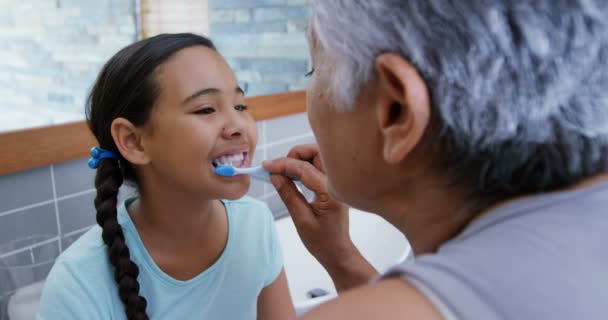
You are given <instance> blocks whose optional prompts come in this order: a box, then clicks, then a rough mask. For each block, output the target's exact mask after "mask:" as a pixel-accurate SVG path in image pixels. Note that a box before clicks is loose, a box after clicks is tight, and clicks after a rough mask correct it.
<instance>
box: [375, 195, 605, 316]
mask: <svg viewBox="0 0 608 320" xmlns="http://www.w3.org/2000/svg"><path fill="white" fill-rule="evenodd" d="M392 276H401V277H404V278H406V279H407V280H408V281H410V282H411V283H412V284H413V285H414V286H416V287H417V288H418V289H419V290H420V291H421V292H422V293H423V294H425V295H426V296H427V297H428V298H429V299H430V300H431V301H432V302H433V303H434V305H435V306H436V307H437V309H438V310H439V311H440V312H441V313H442V314H443V315H444V318H445V319H458V320H465V319H475V320H476V319H481V320H493V319H509V320H511V319H518V320H519V319H521V320H539V319H543V320H544V319H551V320H556V319H585V320H594V319H598V320H608V184H601V185H596V186H594V187H590V188H586V189H581V190H577V191H569V192H559V193H552V194H545V195H539V196H535V197H531V198H527V199H524V200H521V201H517V202H512V203H510V204H508V205H506V206H504V207H501V208H498V209H497V210H495V211H493V212H491V213H489V214H487V215H485V216H483V217H482V218H480V219H479V220H478V221H476V222H475V223H473V224H472V225H471V226H469V227H468V228H467V229H466V230H465V231H464V232H463V233H461V234H460V235H459V236H457V237H456V238H454V239H452V240H450V241H449V242H447V243H445V244H443V245H442V246H441V247H440V248H439V250H438V251H437V253H435V254H428V255H421V256H418V257H416V258H415V259H413V261H406V262H404V263H403V264H400V265H397V266H395V267H394V268H392V269H390V270H389V271H388V272H387V273H385V274H384V276H383V277H392Z"/></svg>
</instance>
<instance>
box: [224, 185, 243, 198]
mask: <svg viewBox="0 0 608 320" xmlns="http://www.w3.org/2000/svg"><path fill="white" fill-rule="evenodd" d="M248 191H249V183H247V184H243V185H239V186H234V185H233V186H231V187H230V188H229V189H228V190H224V192H222V196H223V198H224V199H226V200H237V199H240V198H242V197H244V196H245V195H246V194H247V192H248Z"/></svg>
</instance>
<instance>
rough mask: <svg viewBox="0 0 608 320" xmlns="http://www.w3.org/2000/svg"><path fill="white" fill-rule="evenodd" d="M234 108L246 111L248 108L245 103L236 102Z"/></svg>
mask: <svg viewBox="0 0 608 320" xmlns="http://www.w3.org/2000/svg"><path fill="white" fill-rule="evenodd" d="M234 109H235V110H236V111H246V110H247V109H249V108H248V107H247V106H246V105H243V104H237V105H236V106H234Z"/></svg>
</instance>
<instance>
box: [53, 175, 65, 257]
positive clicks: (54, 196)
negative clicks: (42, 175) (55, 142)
mask: <svg viewBox="0 0 608 320" xmlns="http://www.w3.org/2000/svg"><path fill="white" fill-rule="evenodd" d="M51 183H52V184H53V202H54V203H55V221H56V222H57V234H58V235H59V236H60V237H61V222H60V221H59V204H58V202H59V201H58V200H57V187H56V186H55V166H54V165H51ZM59 252H63V248H62V246H61V241H59Z"/></svg>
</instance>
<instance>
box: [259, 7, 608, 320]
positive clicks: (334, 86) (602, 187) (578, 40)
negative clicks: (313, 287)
mask: <svg viewBox="0 0 608 320" xmlns="http://www.w3.org/2000/svg"><path fill="white" fill-rule="evenodd" d="M313 6H314V13H313V16H312V19H311V23H310V28H309V41H310V48H311V56H312V60H313V65H314V67H315V68H314V73H313V75H312V78H311V80H310V83H309V87H308V91H307V95H308V102H307V104H308V114H309V119H310V123H311V126H312V129H313V131H314V133H315V136H316V138H317V142H318V148H317V147H316V146H301V147H297V148H295V149H294V150H292V151H291V152H290V154H289V156H288V157H287V158H282V159H278V160H275V161H270V162H266V163H265V164H264V165H265V166H266V167H267V168H268V169H269V170H271V171H272V172H274V173H286V174H289V175H292V176H297V177H299V178H300V179H301V180H302V182H303V183H304V184H306V185H307V186H308V187H309V188H311V189H312V190H313V191H315V192H316V198H315V200H314V201H313V202H312V203H307V202H306V201H305V199H304V198H303V197H302V196H301V195H300V194H299V193H298V192H297V190H296V189H295V188H294V185H293V184H292V183H291V182H290V181H289V180H287V179H286V178H283V177H281V176H279V175H276V176H273V178H272V179H273V184H274V185H275V187H276V189H277V190H278V192H279V194H280V195H281V197H282V199H283V201H284V202H285V203H286V205H287V206H288V208H289V210H290V212H291V215H292V217H293V220H294V223H295V224H296V227H297V229H298V232H299V234H300V236H301V238H302V239H303V241H304V242H305V244H306V246H307V248H308V249H309V250H310V251H311V253H312V254H313V255H315V257H316V258H317V259H318V260H319V261H320V262H321V263H322V264H323V265H324V267H325V268H326V269H327V270H328V272H329V273H330V275H331V277H332V278H333V280H334V283H335V284H336V287H337V288H338V290H339V291H340V296H339V298H337V299H335V300H333V301H331V302H329V303H327V304H325V305H323V306H321V307H319V308H317V309H315V310H313V311H312V312H310V313H309V314H307V315H306V317H305V318H306V319H484V320H487V319H608V273H607V271H608V249H606V248H605V246H606V244H608V175H606V173H607V172H608V5H607V2H606V1H603V0H595V1H594V0H537V1H507V0H492V1H481V0H479V1H477V0H468V1H463V0H453V1H448V0H374V1H369V0H331V1H330V0H317V1H313ZM334 199H336V200H334ZM343 203H345V204H348V205H351V206H353V207H356V208H359V209H362V210H366V211H369V212H374V213H377V214H378V215H380V216H382V217H383V218H384V219H386V220H387V221H389V222H390V223H391V224H392V225H394V226H395V227H396V228H398V229H399V230H401V231H402V232H403V234H404V235H405V236H406V237H407V238H408V239H409V241H410V243H411V245H412V248H413V250H414V253H415V255H416V257H415V259H414V261H413V262H409V263H405V264H403V265H398V266H395V267H394V268H392V269H391V270H390V271H389V272H388V273H386V274H383V275H377V274H376V270H374V269H373V267H371V266H370V264H369V263H367V262H366V261H365V260H364V259H363V257H362V256H361V254H360V253H359V252H358V251H357V250H356V248H355V247H354V245H353V244H352V242H351V241H350V239H349V236H348V219H347V217H348V214H347V207H346V205H345V204H343Z"/></svg>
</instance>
